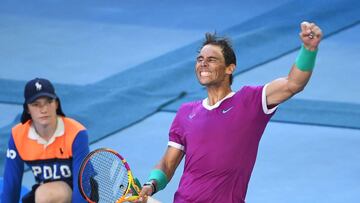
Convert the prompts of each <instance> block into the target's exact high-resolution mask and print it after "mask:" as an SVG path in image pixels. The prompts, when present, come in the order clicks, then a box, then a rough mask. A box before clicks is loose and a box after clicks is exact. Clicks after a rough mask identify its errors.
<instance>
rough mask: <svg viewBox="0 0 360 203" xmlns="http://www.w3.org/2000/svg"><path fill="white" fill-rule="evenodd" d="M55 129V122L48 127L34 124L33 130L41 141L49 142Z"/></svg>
mask: <svg viewBox="0 0 360 203" xmlns="http://www.w3.org/2000/svg"><path fill="white" fill-rule="evenodd" d="M56 127H57V120H56V121H55V122H52V123H51V124H49V125H36V124H35V123H34V128H35V131H36V132H37V134H39V135H40V137H42V138H43V139H45V140H47V141H49V140H50V139H51V137H52V136H53V135H54V133H55V131H56Z"/></svg>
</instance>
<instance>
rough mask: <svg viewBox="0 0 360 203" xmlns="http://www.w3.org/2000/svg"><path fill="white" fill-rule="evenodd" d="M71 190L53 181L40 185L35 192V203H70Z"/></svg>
mask: <svg viewBox="0 0 360 203" xmlns="http://www.w3.org/2000/svg"><path fill="white" fill-rule="evenodd" d="M71 194H72V190H71V188H70V187H69V185H68V184H67V183H65V182H63V181H55V182H50V183H45V184H42V185H40V186H39V187H38V188H37V189H36V191H35V202H36V203H49V202H54V203H55V202H59V203H68V202H69V203H70V202H71Z"/></svg>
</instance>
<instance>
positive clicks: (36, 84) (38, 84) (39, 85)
mask: <svg viewBox="0 0 360 203" xmlns="http://www.w3.org/2000/svg"><path fill="white" fill-rule="evenodd" d="M35 87H36V90H37V91H40V90H41V89H42V85H41V84H40V83H39V82H36V83H35Z"/></svg>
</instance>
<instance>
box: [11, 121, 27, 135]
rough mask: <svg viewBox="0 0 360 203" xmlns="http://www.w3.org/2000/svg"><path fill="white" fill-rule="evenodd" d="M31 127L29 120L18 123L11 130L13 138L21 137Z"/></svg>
mask: <svg viewBox="0 0 360 203" xmlns="http://www.w3.org/2000/svg"><path fill="white" fill-rule="evenodd" d="M30 125H31V120H28V121H27V122H26V123H18V124H16V125H15V126H14V127H12V129H11V133H12V135H13V137H23V134H24V133H27V132H28V131H29V128H30Z"/></svg>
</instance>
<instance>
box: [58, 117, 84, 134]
mask: <svg viewBox="0 0 360 203" xmlns="http://www.w3.org/2000/svg"><path fill="white" fill-rule="evenodd" d="M62 119H63V121H64V125H65V128H67V129H69V128H71V129H74V130H77V131H80V130H85V129H86V128H85V126H84V125H83V124H81V123H80V122H79V121H77V120H75V119H73V118H69V117H62Z"/></svg>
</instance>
